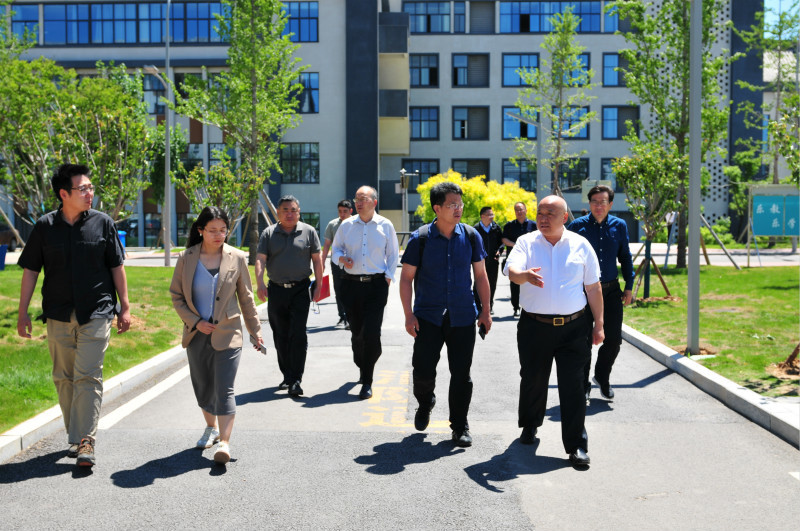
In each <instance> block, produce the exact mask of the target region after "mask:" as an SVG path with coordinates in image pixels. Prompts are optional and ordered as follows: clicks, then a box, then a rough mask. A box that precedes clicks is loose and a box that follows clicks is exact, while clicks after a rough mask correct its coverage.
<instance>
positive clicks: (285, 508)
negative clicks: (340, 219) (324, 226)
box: [0, 277, 800, 531]
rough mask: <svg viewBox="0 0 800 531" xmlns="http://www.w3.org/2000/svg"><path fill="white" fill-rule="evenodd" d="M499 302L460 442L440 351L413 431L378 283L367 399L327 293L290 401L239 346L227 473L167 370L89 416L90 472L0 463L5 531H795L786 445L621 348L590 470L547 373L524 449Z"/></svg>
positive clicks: (795, 465) (59, 459) (55, 449)
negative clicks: (540, 422)
mask: <svg viewBox="0 0 800 531" xmlns="http://www.w3.org/2000/svg"><path fill="white" fill-rule="evenodd" d="M507 294H508V281H507V279H505V278H504V277H501V285H500V287H499V288H498V299H499V300H498V301H496V308H497V312H496V313H497V315H496V320H495V325H494V328H493V329H492V331H491V332H490V334H489V335H488V336H487V339H486V341H483V342H481V341H480V340H479V342H478V346H477V348H476V352H475V361H474V365H473V379H474V382H475V390H474V396H473V401H472V407H471V410H470V424H471V427H472V433H473V437H474V440H475V443H474V445H473V446H472V447H471V448H468V449H459V448H456V447H455V446H454V445H453V444H452V442H451V441H450V432H449V430H448V428H447V421H446V419H447V411H448V408H447V392H446V389H447V384H448V381H449V376H448V372H447V361H446V357H445V358H444V359H443V360H442V361H441V363H440V365H439V369H440V371H439V378H438V395H437V396H438V398H439V403H438V404H437V406H436V409H434V411H433V417H432V423H431V426H430V427H429V429H428V430H427V431H426V432H425V433H419V432H416V431H415V430H414V428H413V417H414V411H415V408H416V401H415V400H414V398H413V395H412V394H411V389H410V375H411V363H410V362H411V346H412V339H411V338H410V337H409V336H408V335H406V333H405V331H404V330H403V319H402V310H401V308H400V303H399V296H398V294H397V288H396V286H393V287H392V291H391V294H390V302H389V305H388V307H387V312H386V319H385V321H384V328H383V345H384V352H383V356H382V358H381V359H380V361H379V362H378V366H377V374H376V381H375V384H374V391H375V396H374V397H373V398H372V399H371V400H369V401H364V402H362V401H359V400H358V399H357V397H356V393H357V392H358V389H359V387H358V386H356V384H355V381H356V379H357V376H358V372H357V370H356V368H355V366H354V365H353V363H352V360H351V353H350V350H349V347H348V344H349V336H348V333H347V332H345V331H342V330H337V329H335V328H334V326H333V325H334V323H335V322H336V312H335V306H334V304H333V303H332V301H330V300H328V301H325V302H324V303H323V304H322V305H321V312H320V313H319V314H312V315H311V316H310V319H309V331H310V334H309V354H308V363H307V366H306V374H305V378H304V380H303V388H304V389H305V393H306V394H305V396H303V397H302V398H299V399H291V398H289V397H288V396H287V395H286V392H285V391H278V390H277V387H276V386H277V383H278V382H279V381H280V376H279V373H278V369H277V363H276V360H275V354H274V349H273V348H271V347H270V349H269V353H268V355H267V356H266V357H263V356H262V355H261V354H258V353H256V352H255V351H254V350H251V349H247V350H246V351H245V355H244V357H243V361H242V364H241V367H240V370H239V376H238V379H237V382H236V390H237V403H238V414H237V419H236V427H235V429H234V433H233V438H232V441H231V448H232V454H233V458H234V459H233V461H232V462H231V463H230V464H228V465H227V466H226V467H222V466H218V465H215V464H213V462H212V460H211V458H212V455H213V453H212V452H213V451H212V450H206V451H200V450H197V449H194V448H193V446H194V442H195V441H196V440H197V438H198V437H199V435H200V433H201V432H202V430H203V426H204V424H203V421H202V417H201V414H200V412H199V410H198V408H197V406H196V404H195V403H194V399H193V393H192V389H191V384H190V382H189V379H188V377H186V376H185V374H184V375H183V376H182V375H181V374H183V373H180V372H179V373H178V375H177V376H176V377H175V378H173V379H174V380H177V383H176V384H175V385H174V386H172V387H169V388H168V389H167V390H166V391H164V392H163V393H162V394H160V395H159V396H157V397H156V398H155V399H153V400H151V401H149V402H147V403H145V404H143V405H141V407H139V408H138V409H135V410H134V411H133V412H131V413H130V414H128V415H127V416H124V417H122V418H120V419H118V420H116V419H115V417H116V416H117V414H118V413H119V412H120V411H122V410H123V409H118V410H116V411H117V413H114V411H113V410H114V408H115V407H118V406H120V404H121V403H124V402H125V400H124V399H123V400H120V401H118V403H115V404H105V405H104V412H103V413H104V418H103V419H102V420H101V422H102V423H103V427H104V429H102V430H101V431H100V432H99V435H98V446H97V455H98V464H97V466H96V467H95V468H94V469H93V470H92V471H91V472H86V471H84V470H78V469H77V468H76V467H75V465H74V461H73V460H71V459H68V458H67V457H66V444H65V437H64V435H63V433H59V434H57V435H54V436H52V437H49V438H47V439H44V440H43V441H42V442H41V443H39V444H38V445H36V446H34V447H33V448H31V449H29V450H27V451H25V452H23V453H21V454H19V455H18V456H17V457H15V458H14V459H12V460H11V461H9V462H8V463H6V464H4V465H0V507H2V520H3V523H4V528H5V529H78V528H86V529H100V528H102V529H104V530H112V529H141V528H145V527H147V528H151V527H156V526H157V527H159V528H163V527H166V528H175V529H256V528H258V529H262V528H263V529H277V528H287V529H548V530H560V529H563V530H604V529H607V530H614V531H619V530H627V529H630V530H645V529H680V530H689V529H702V530H716V529H719V530H725V531H729V530H732V529H747V530H759V529H765V530H770V531H775V530H781V529H796V525H797V521H798V517H800V506H798V503H797V500H798V493H800V475H798V471H800V452H798V451H797V450H796V449H795V448H793V447H792V446H791V445H789V444H788V443H786V442H784V441H782V440H780V439H779V438H777V437H775V436H774V435H771V434H770V433H769V432H767V431H765V430H764V429H762V428H760V427H758V426H756V425H755V424H753V423H752V422H750V421H748V420H746V419H744V418H743V417H741V416H739V415H738V414H736V413H734V412H733V411H731V410H729V409H728V408H726V407H725V406H723V405H721V404H720V403H719V402H718V401H716V400H715V399H713V398H710V397H709V396H707V395H706V394H704V393H703V392H702V391H700V390H699V389H697V388H695V387H694V386H693V385H691V384H690V383H689V382H687V381H686V380H684V379H683V378H682V377H680V376H678V375H676V374H674V373H672V372H671V371H669V370H667V369H665V368H664V367H663V366H661V365H659V364H658V363H656V362H655V361H653V360H652V359H651V358H649V357H648V356H646V355H645V354H643V353H641V352H640V351H638V350H636V349H634V348H633V347H631V346H630V345H628V344H624V345H623V351H622V353H621V354H620V357H619V360H618V362H617V365H616V367H615V371H614V374H613V383H614V385H615V389H616V392H617V399H616V400H615V401H614V402H612V403H609V402H606V401H604V400H602V399H599V398H594V399H593V400H592V402H591V406H590V407H589V409H588V416H587V430H588V432H589V436H590V448H589V455H590V456H591V458H592V465H591V468H589V469H588V470H585V471H579V470H575V469H573V468H572V467H571V466H570V465H569V463H568V461H567V460H566V457H567V456H566V454H565V453H564V450H563V448H562V446H561V440H560V425H559V407H558V397H557V392H556V390H555V380H554V379H553V380H551V394H550V403H549V407H548V410H547V418H546V420H545V424H544V426H543V427H542V428H541V429H540V430H539V437H540V439H539V440H538V441H537V443H536V444H535V445H534V446H522V445H520V443H519V442H518V440H517V437H518V435H519V429H518V428H517V425H516V424H517V423H516V404H517V397H518V385H519V377H518V370H519V365H518V360H517V354H516V347H515V339H514V338H515V326H516V325H515V320H514V319H513V318H511V316H510V313H511V312H510V303H509V302H508V299H507ZM112 341H113V339H112ZM43 348H44V346H43ZM184 370H185V369H184ZM553 372H554V373H555V371H553ZM155 383H156V382H152V383H151V385H152V384H155ZM163 386H165V384H159V385H157V386H156V387H154V388H153V389H159V388H160V387H163ZM135 394H136V393H132V394H131V395H135ZM594 396H595V397H598V396H599V393H598V391H597V389H595V390H594ZM128 398H130V397H128ZM114 420H116V423H114V424H113V425H109V424H111V423H112V422H113V421H114Z"/></svg>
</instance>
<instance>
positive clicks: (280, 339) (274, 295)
mask: <svg viewBox="0 0 800 531" xmlns="http://www.w3.org/2000/svg"><path fill="white" fill-rule="evenodd" d="M310 283H311V282H310V280H309V279H304V280H302V281H300V282H299V283H298V284H297V285H295V286H292V287H291V288H284V287H282V286H279V285H278V284H275V283H274V282H270V283H269V286H268V288H269V299H268V300H267V315H268V316H269V327H270V328H271V329H272V340H273V342H274V343H275V351H276V352H277V353H278V367H279V368H280V370H281V372H282V373H283V379H284V380H285V381H287V382H288V383H290V384H291V383H293V382H299V381H301V380H302V379H303V371H304V370H305V367H306V352H307V350H308V337H307V336H306V323H307V322H308V307H309V306H310V304H311V298H310V297H309V295H308V286H309V284H310Z"/></svg>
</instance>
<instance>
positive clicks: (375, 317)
mask: <svg viewBox="0 0 800 531" xmlns="http://www.w3.org/2000/svg"><path fill="white" fill-rule="evenodd" d="M388 296H389V284H388V283H387V282H386V277H385V276H384V275H383V274H379V275H374V276H373V278H372V280H371V281H369V282H361V281H359V280H357V279H353V278H352V277H351V276H349V275H347V274H345V275H344V278H343V279H342V298H343V302H344V307H345V311H346V312H347V321H348V322H349V323H350V343H351V345H352V347H353V362H355V364H356V367H358V368H359V370H360V372H361V383H363V384H364V385H372V378H373V374H374V372H375V364H376V363H377V362H378V358H380V357H381V352H382V350H381V327H382V326H383V310H384V308H385V307H386V299H387V298H388Z"/></svg>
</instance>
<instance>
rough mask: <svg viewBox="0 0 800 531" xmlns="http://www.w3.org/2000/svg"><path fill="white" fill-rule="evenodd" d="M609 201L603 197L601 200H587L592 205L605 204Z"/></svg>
mask: <svg viewBox="0 0 800 531" xmlns="http://www.w3.org/2000/svg"><path fill="white" fill-rule="evenodd" d="M608 203H609V202H608V201H606V200H605V199H603V200H602V201H589V204H590V205H592V206H606V205H607V204H608Z"/></svg>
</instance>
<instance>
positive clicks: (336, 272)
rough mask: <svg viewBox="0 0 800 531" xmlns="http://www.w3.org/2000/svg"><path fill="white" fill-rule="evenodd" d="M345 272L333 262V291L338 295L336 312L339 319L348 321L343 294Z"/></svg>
mask: <svg viewBox="0 0 800 531" xmlns="http://www.w3.org/2000/svg"><path fill="white" fill-rule="evenodd" d="M343 276H344V272H343V271H342V268H341V267H339V266H338V265H336V264H334V263H333V262H331V277H333V291H334V295H336V310H337V311H338V312H339V319H344V320H345V321H346V320H347V311H346V310H345V307H344V298H343V296H342V295H343V294H342V277H343Z"/></svg>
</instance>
